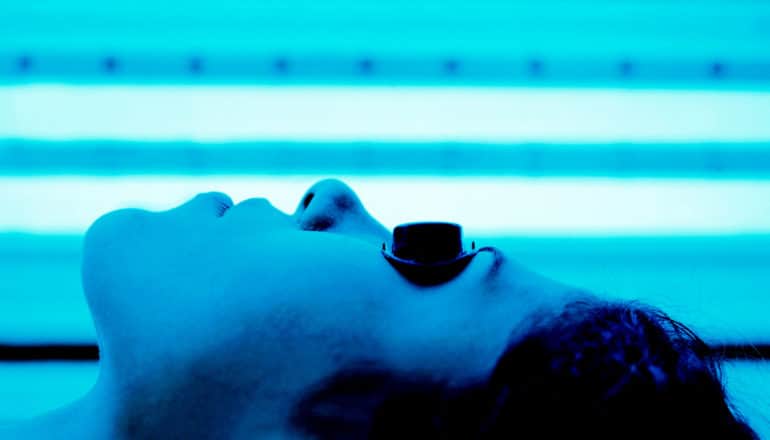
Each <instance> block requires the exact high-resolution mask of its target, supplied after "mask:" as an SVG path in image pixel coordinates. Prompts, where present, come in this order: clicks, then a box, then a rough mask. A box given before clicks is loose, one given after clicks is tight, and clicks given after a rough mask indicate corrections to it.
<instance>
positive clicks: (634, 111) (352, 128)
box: [0, 85, 770, 142]
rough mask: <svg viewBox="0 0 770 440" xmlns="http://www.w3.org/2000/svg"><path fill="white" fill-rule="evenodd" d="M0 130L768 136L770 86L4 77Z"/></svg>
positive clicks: (537, 137) (264, 136)
mask: <svg viewBox="0 0 770 440" xmlns="http://www.w3.org/2000/svg"><path fill="white" fill-rule="evenodd" d="M0 137H18V138H30V139H52V140H68V139H83V140H84V139H112V140H198V141H237V140H300V141H301V140H313V141H345V140H373V141H394V142H397V141H468V142H526V141H536V142H614V141H638V142H656V141H667V142H668V141H690V142H698V141H737V142H743V141H765V140H768V139H770V92H767V91H764V92H750V91H717V90H713V91H692V90H690V91H688V90H620V89H607V90H604V89H568V88H562V89H526V88H502V87H491V88H487V87H404V86H400V87H382V86H381V87H355V88H354V87H340V86H324V87H319V86H305V87H302V86H292V87H256V86H254V87H251V86H249V87H242V86H239V87H236V86H196V87H184V86H62V85H21V86H0Z"/></svg>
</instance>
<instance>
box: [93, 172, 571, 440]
mask: <svg viewBox="0 0 770 440" xmlns="http://www.w3.org/2000/svg"><path fill="white" fill-rule="evenodd" d="M298 196H299V202H298V206H297V209H296V211H295V212H294V213H292V214H287V213H284V212H281V211H279V210H277V209H276V208H274V207H273V206H272V205H271V204H270V202H269V201H268V200H266V199H264V198H253V199H248V200H245V201H243V202H241V203H238V204H237V205H235V206H231V205H232V202H231V201H230V199H229V197H227V196H226V195H224V194H221V193H205V194H200V195H198V196H196V197H194V198H193V199H191V200H189V201H188V202H186V203H184V204H182V205H181V206H178V207H175V208H173V209H170V210H167V211H162V212H150V211H144V210H138V209H124V210H119V211H114V212H111V213H108V214H106V215H104V216H102V217H101V218H99V219H98V220H97V221H96V222H95V223H94V224H93V225H92V226H91V227H90V229H89V230H88V233H87V235H86V237H85V244H84V257H83V266H82V278H83V286H84V291H85V294H86V298H87V301H88V304H89V307H90V309H91V311H92V314H93V318H94V322H95V326H96V330H97V335H98V339H99V345H100V353H101V373H100V378H99V382H100V383H103V384H106V385H105V386H106V387H108V388H110V389H111V390H112V391H111V392H112V394H113V395H114V396H115V399H114V400H115V403H114V405H115V411H116V412H117V413H118V414H121V415H122V420H123V422H121V423H122V424H123V429H125V430H127V431H129V432H141V431H142V430H143V429H145V428H146V429H152V430H155V431H156V432H159V431H158V430H162V429H164V425H166V424H172V423H176V424H177V425H180V424H181V425H185V424H186V425H189V426H190V427H191V428H190V429H191V430H192V429H195V430H196V431H195V432H201V431H200V429H203V427H202V426H197V425H199V424H204V425H205V423H204V421H205V420H214V419H215V418H217V417H220V416H221V417H225V418H226V419H227V420H229V422H228V423H227V424H222V423H219V424H218V425H219V427H218V428H216V429H218V430H220V431H218V432H220V433H223V432H222V431H221V430H222V429H225V428H223V427H222V426H227V428H226V429H227V430H228V432H227V433H226V434H227V435H235V436H237V433H239V432H256V431H259V430H263V431H265V430H273V431H274V432H283V431H284V430H285V429H288V428H286V426H285V424H286V423H287V420H288V415H289V413H290V412H291V408H292V406H293V405H294V404H295V403H296V402H297V400H298V399H299V398H300V396H302V395H303V393H305V392H306V391H307V389H308V388H310V387H312V386H314V385H315V384H318V383H319V382H320V381H323V380H324V379H325V378H327V377H329V376H331V375H333V374H335V373H336V372H338V371H340V370H342V369H344V368H346V367H348V366H350V365H355V364H361V363H368V364H372V365H378V366H380V367H382V368H386V369H389V370H392V371H398V372H401V373H404V374H428V375H431V376H433V377H439V378H442V379H445V380H447V381H452V382H457V383H461V382H463V381H467V380H473V379H474V378H476V377H479V376H482V375H484V374H486V373H488V372H489V371H490V369H491V368H492V367H493V366H494V363H495V361H496V360H497V358H498V357H499V356H500V353H501V352H502V350H503V349H504V348H505V346H506V344H508V343H510V342H511V340H515V339H516V338H520V337H523V336H524V335H525V334H526V331H527V328H528V324H529V323H530V322H531V321H532V320H533V319H534V318H535V317H536V316H538V315H541V314H543V313H548V311H558V310H560V309H561V308H562V307H563V306H564V305H565V304H567V303H569V302H572V301H574V300H576V299H580V298H581V297H583V296H585V294H584V293H581V292H578V291H577V290H575V289H570V288H568V287H566V286H563V285H560V284H558V283H555V282H552V281H549V280H547V279H545V278H542V277H540V276H538V275H536V274H534V273H532V272H529V271H527V270H525V269H523V268H522V267H520V266H519V265H517V264H516V263H515V262H514V261H513V260H512V259H511V258H510V257H509V256H507V255H504V254H502V253H479V254H478V255H477V256H476V257H475V258H474V259H473V260H472V261H471V263H470V264H469V265H468V266H467V267H466V268H465V269H464V270H463V271H462V272H461V273H459V274H458V275H457V276H456V277H454V278H452V279H451V280H449V281H447V282H444V283H441V284H439V285H436V286H431V287H423V286H418V285H416V284H413V283H412V282H410V281H409V280H407V279H405V278H404V277H403V276H401V274H399V273H398V272H397V271H396V270H395V269H394V268H393V267H392V266H391V265H390V264H388V262H387V261H386V260H385V259H384V258H383V256H382V253H381V246H382V243H383V242H385V243H390V241H391V234H390V231H389V230H388V229H386V228H385V227H384V226H383V225H382V224H381V223H380V222H378V221H377V220H376V218H375V217H374V216H372V215H371V214H370V213H369V212H367V210H366V209H365V208H364V205H363V203H362V201H361V200H360V199H359V198H358V197H357V196H356V194H355V193H354V192H353V190H352V189H351V188H349V187H348V186H346V185H345V184H344V183H342V182H340V181H338V180H332V179H330V180H323V181H320V182H318V183H316V184H315V185H313V186H312V187H311V188H309V189H308V191H307V192H306V193H305V194H304V195H301V194H300V195H298ZM449 220H451V219H449ZM204 415H205V416H204ZM183 420H184V421H185V422H184V423H181V421H183ZM190 420H197V422H196V423H192V422H190ZM193 425H195V426H196V427H195V428H192V426H193ZM212 429H214V428H212ZM132 430H133V431H132ZM223 434H224V433H223Z"/></svg>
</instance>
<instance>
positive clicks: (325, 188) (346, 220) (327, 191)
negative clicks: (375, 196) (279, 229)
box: [293, 179, 390, 245]
mask: <svg viewBox="0 0 770 440" xmlns="http://www.w3.org/2000/svg"><path fill="white" fill-rule="evenodd" d="M293 217H294V219H295V220H296V221H297V224H298V225H299V226H300V228H301V229H304V230H307V231H329V232H339V233H343V234H350V235H354V236H357V237H359V238H363V239H366V240H368V241H372V242H373V243H375V244H378V245H379V244H380V243H382V241H385V240H387V238H388V237H389V236H390V233H389V232H388V229H387V228H385V226H383V225H382V224H381V223H380V222H378V221H377V220H376V219H375V218H374V217H372V215H371V214H369V213H368V212H367V211H366V209H365V208H364V206H363V204H362V203H361V200H360V199H359V198H358V196H357V195H356V193H355V192H354V191H353V190H352V189H351V188H350V187H349V186H348V185H347V184H345V183H344V182H342V181H340V180H338V179H324V180H321V181H319V182H317V183H315V184H314V185H312V186H311V187H310V189H308V190H307V192H305V195H304V196H303V197H302V199H301V200H300V202H299V205H298V206H297V210H296V211H295V212H294V215H293Z"/></svg>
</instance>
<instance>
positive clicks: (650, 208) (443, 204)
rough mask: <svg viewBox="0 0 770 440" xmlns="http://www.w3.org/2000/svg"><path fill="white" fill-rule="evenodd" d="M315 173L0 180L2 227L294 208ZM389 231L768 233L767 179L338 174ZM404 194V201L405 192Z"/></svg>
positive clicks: (54, 228)
mask: <svg viewBox="0 0 770 440" xmlns="http://www.w3.org/2000/svg"><path fill="white" fill-rule="evenodd" d="M321 178H322V177H321V176H291V177H271V178H265V177H256V178H249V177H234V176H231V177H173V176H168V177H158V176H147V177H121V178H111V177H47V178H32V177H18V178H11V177H4V178H0V188H2V192H0V206H2V211H0V212H1V214H0V231H22V232H38V233H82V232H84V231H85V230H86V228H87V227H88V226H89V225H90V224H91V223H92V222H93V221H94V220H95V219H96V218H98V216H100V215H101V214H103V213H106V212H108V211H111V210H114V209H118V208H122V207H141V208H146V209H154V210H159V209H167V208H171V207H173V206H176V205H177V204H179V203H181V202H183V201H185V200H187V199H189V198H190V197H192V196H193V195H194V194H197V193H199V192H204V191H210V190H218V191H224V192H227V193H228V194H230V195H231V196H232V197H233V199H234V200H235V201H236V202H237V201H239V200H242V199H245V198H249V197H257V196H263V197H267V198H269V199H270V200H271V201H272V203H273V204H274V205H275V206H276V207H277V208H279V209H281V210H283V211H285V212H287V213H289V212H293V210H294V209H295V207H296V205H297V204H298V203H299V200H300V198H301V197H302V195H303V194H304V192H305V191H306V190H307V189H308V188H309V187H310V185H311V184H313V183H314V182H316V181H317V180H319V179H321ZM343 180H344V181H346V182H347V183H348V184H349V185H351V187H353V188H354V189H355V190H356V192H357V193H358V194H359V196H360V197H361V200H362V201H363V202H364V204H365V206H366V207H367V209H368V210H369V212H371V213H372V214H373V215H374V216H375V217H377V218H378V219H379V220H380V221H381V222H382V223H383V224H385V226H387V227H389V228H392V227H393V226H395V225H397V224H399V223H402V222H407V221H423V220H446V221H456V222H459V223H461V224H463V225H464V226H465V228H466V233H467V234H470V235H473V234H477V235H514V234H531V235H554V234H576V235H612V234H642V235H643V234H734V233H768V232H770V203H768V201H769V200H770V181H751V180H730V181H719V180H684V179H677V180H663V179H627V180H613V179H537V178H438V177H424V178H393V177H390V178H386V177H353V178H344V179H343ZM405 195H408V196H405Z"/></svg>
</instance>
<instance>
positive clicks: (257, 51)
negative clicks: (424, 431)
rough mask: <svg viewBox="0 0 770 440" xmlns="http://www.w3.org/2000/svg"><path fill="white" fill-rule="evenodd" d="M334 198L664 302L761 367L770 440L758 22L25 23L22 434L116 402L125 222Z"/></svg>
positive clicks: (459, 11)
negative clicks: (212, 198)
mask: <svg viewBox="0 0 770 440" xmlns="http://www.w3.org/2000/svg"><path fill="white" fill-rule="evenodd" d="M326 177H336V178H339V179H342V180H344V181H345V182H347V183H348V184H349V185H350V186H351V187H353V189H355V190H356V192H357V193H358V194H359V196H360V197H361V199H362V201H363V202H364V204H365V205H366V206H367V208H368V209H369V211H370V212H371V213H372V214H373V215H375V216H376V217H377V218H379V219H380V220H381V221H382V222H383V223H384V224H385V225H386V226H388V227H390V228H392V227H394V226H395V225H397V224H399V223H402V222H406V221H421V220H444V221H455V222H459V223H461V224H462V225H464V229H465V238H466V240H468V241H470V240H471V239H474V240H476V242H477V243H480V244H495V245H498V246H500V247H502V248H503V249H504V250H505V251H506V252H507V253H508V254H509V255H511V256H513V257H514V258H517V259H519V260H520V261H522V262H524V263H525V264H528V265H530V266H532V267H533V268H535V269H536V270H538V271H540V272H543V273H545V274H547V275H550V276H552V277H555V278H558V279H560V280H563V281H565V282H569V283H572V284H576V285H579V286H583V287H586V288H590V289H593V290H595V291H597V292H600V293H601V294H603V295H606V296H608V297H618V298H634V299H640V300H643V301H646V302H649V303H652V304H654V305H657V306H660V307H663V308H664V309H665V310H666V311H668V312H669V313H670V314H671V315H673V316H674V317H675V318H677V319H679V320H682V321H684V322H685V323H687V324H689V325H691V326H692V327H693V328H694V329H695V330H696V331H698V332H700V334H701V335H702V336H703V337H704V338H705V339H706V340H707V341H708V342H709V343H710V344H712V345H714V346H715V347H717V348H718V349H721V350H724V351H725V353H727V354H729V356H730V357H732V358H735V359H734V360H731V361H730V362H729V363H728V364H727V365H726V368H725V374H726V378H727V383H728V390H729V392H730V393H731V395H732V396H733V399H734V401H735V402H736V404H737V405H738V406H739V408H740V409H741V411H742V412H743V413H744V414H745V415H746V416H747V417H748V419H749V421H750V422H751V423H752V424H753V426H754V427H755V428H756V429H758V430H759V431H760V432H761V433H763V435H764V436H766V437H767V438H770V428H768V427H770V402H768V398H767V396H768V395H770V362H767V361H765V360H762V359H761V358H763V357H765V358H766V357H768V350H769V347H770V320H769V319H768V315H769V314H770V2H765V1H760V0H733V1H717V0H690V1H686V2H685V1H678V0H666V1H663V0H644V1H642V0H613V1H610V0H594V1H590V2H589V1H583V0H570V1H566V0H565V1H557V0H546V1H538V2H535V1H521V2H513V1H502V0H483V1H481V0H479V1H474V2H470V1H467V0H466V1H459V0H442V1H438V0H421V1H404V0H391V1H388V2H375V1H370V0H363V1H350V0H325V1H317V0H316V1H300V0H282V1H262V2H242V1H235V0H220V1H218V2H203V1H185V2H181V1H167V2H163V3H158V2H150V1H149V0H134V1H130V2H129V1H112V2H97V1H92V0H75V1H73V0H69V1H64V0H39V1H35V2H22V1H5V2H2V3H0V358H1V359H3V360H4V361H3V362H0V396H1V397H0V422H2V421H8V420H15V419H18V418H23V417H29V416H33V415H36V414H39V413H41V412H44V411H46V410H48V409H51V408H53V407H55V406H58V405H61V404H63V403H66V402H68V401H70V400H72V399H74V398H76V397H78V396H79V395H80V394H82V393H83V392H85V391H86V390H87V389H88V388H89V387H90V386H91V384H93V382H94V380H95V377H96V373H97V370H98V363H97V362H96V360H95V349H94V345H93V344H94V343H95V334H94V329H93V325H92V323H91V321H90V317H89V314H88V310H87V307H86V304H85V300H84V298H83V295H82V290H81V286H80V268H79V265H80V253H81V248H80V247H81V240H82V236H83V234H84V232H85V230H86V229H87V228H88V226H89V225H90V224H91V223H92V222H93V221H94V220H95V219H96V218H98V217H99V216H100V215H101V214H103V213H105V212H107V211H110V210H113V209H118V208H123V207H141V208H146V209H168V208H170V207H173V206H175V205H177V204H179V203H181V202H183V201H185V200H187V199H189V198H190V197H192V196H194V195H195V194H197V193H198V192H203V191H210V190H218V191H224V192H226V193H228V194H230V195H231V196H232V197H233V199H234V200H235V201H236V202H237V201H239V200H242V199H245V198H249V197H255V196H264V197H268V198H269V199H270V200H271V201H272V202H273V204H274V205H275V206H276V207H278V208H279V209H282V210H284V211H286V212H292V211H293V210H294V208H295V207H296V205H297V204H298V203H299V200H300V197H301V196H302V195H303V193H304V191H305V190H306V189H307V188H308V187H309V186H310V185H312V184H313V183H314V182H316V181H317V180H319V179H322V178H326ZM68 357H69V358H70V359H69V360H65V358H68ZM41 358H43V359H41ZM57 359H58V360H57ZM78 359H79V360H78Z"/></svg>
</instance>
